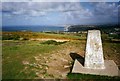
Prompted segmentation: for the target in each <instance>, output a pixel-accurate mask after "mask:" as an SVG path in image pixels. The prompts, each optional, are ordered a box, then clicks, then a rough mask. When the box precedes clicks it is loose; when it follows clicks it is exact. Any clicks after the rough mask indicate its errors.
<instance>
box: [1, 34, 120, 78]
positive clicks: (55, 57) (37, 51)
mask: <svg viewBox="0 0 120 81" xmlns="http://www.w3.org/2000/svg"><path fill="white" fill-rule="evenodd" d="M10 36H11V38H10V39H7V37H10ZM16 36H17V37H18V38H17V39H16ZM3 37H4V39H3V40H2V78H3V79H41V78H59V79H60V78H64V79H65V78H70V79H71V78H72V79H73V77H72V76H74V74H70V70H71V67H72V64H73V62H74V60H73V59H72V58H71V57H70V53H77V54H79V55H81V56H82V57H84V50H85V44H86V34H48V33H33V32H18V33H17V32H4V33H3ZM14 38H15V39H14ZM20 38H27V40H24V39H22V40H20ZM31 38H34V39H36V38H39V39H40V38H50V39H51V38H54V39H68V40H69V41H66V42H62V43H61V42H56V41H55V40H54V41H51V40H48V41H41V40H39V41H38V40H30V39H31ZM102 38H104V39H108V38H109V37H108V36H107V35H103V36H102ZM6 39H7V40H6ZM119 48H120V43H118V42H117V43H116V42H114V41H112V42H111V41H108V40H107V41H106V40H103V50H104V58H105V59H111V60H114V61H115V62H116V64H117V65H118V66H120V60H119V58H120V50H119ZM68 73H69V74H68ZM71 75H72V76H71ZM80 77H81V78H82V79H84V78H87V77H88V79H91V78H92V79H94V77H96V76H92V77H91V76H90V77H89V75H84V77H83V75H82V74H79V75H78V76H77V75H76V78H78V79H79V78H80ZM98 77H100V76H98ZM101 77H102V76H101ZM74 78H75V77H74ZM102 78H103V79H104V77H102ZM105 79H106V77H105ZM107 79H111V78H109V77H108V78H107ZM112 79H118V77H117V78H116V77H115V78H112Z"/></svg>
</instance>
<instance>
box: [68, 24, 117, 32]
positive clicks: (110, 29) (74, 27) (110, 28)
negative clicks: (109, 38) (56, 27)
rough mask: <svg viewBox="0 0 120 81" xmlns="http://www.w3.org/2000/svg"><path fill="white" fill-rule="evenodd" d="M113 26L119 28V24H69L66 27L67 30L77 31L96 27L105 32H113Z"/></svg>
mask: <svg viewBox="0 0 120 81" xmlns="http://www.w3.org/2000/svg"><path fill="white" fill-rule="evenodd" d="M115 28H119V25H71V26H69V27H68V32H79V31H87V30H93V29H98V30H101V31H103V32H105V33H110V32H115V31H116V30H115Z"/></svg>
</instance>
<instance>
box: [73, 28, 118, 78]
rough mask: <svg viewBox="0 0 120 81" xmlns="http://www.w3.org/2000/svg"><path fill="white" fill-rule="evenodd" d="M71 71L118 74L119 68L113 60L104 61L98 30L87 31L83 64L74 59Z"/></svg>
mask: <svg viewBox="0 0 120 81" xmlns="http://www.w3.org/2000/svg"><path fill="white" fill-rule="evenodd" d="M72 73H83V74H94V75H106V76H119V69H118V67H117V65H116V64H115V62H114V61H112V60H105V61H104V58H103V50H102V42H101V34H100V31H99V30H90V31H88V37H87V44H86V52H85V62H84V66H83V65H82V64H81V63H80V62H79V61H78V59H76V60H75V63H74V66H73V69H72Z"/></svg>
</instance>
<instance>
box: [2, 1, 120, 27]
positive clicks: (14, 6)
mask: <svg viewBox="0 0 120 81" xmlns="http://www.w3.org/2000/svg"><path fill="white" fill-rule="evenodd" d="M0 5H2V6H1V7H0V13H2V25H3V26H20V25H23V26H24V25H83V24H85V25H88V24H113V23H118V18H119V17H120V16H119V14H118V12H119V10H118V9H119V8H120V5H119V4H118V2H2V3H0Z"/></svg>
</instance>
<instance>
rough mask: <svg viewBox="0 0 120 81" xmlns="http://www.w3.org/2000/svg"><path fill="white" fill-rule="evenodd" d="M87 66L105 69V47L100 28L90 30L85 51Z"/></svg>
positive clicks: (85, 65)
mask: <svg viewBox="0 0 120 81" xmlns="http://www.w3.org/2000/svg"><path fill="white" fill-rule="evenodd" d="M84 67H85V68H90V69H104V68H105V66H104V58H103V49H102V42H101V34H100V31H99V30H89V31H88V36H87V44H86V52H85V63H84Z"/></svg>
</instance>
